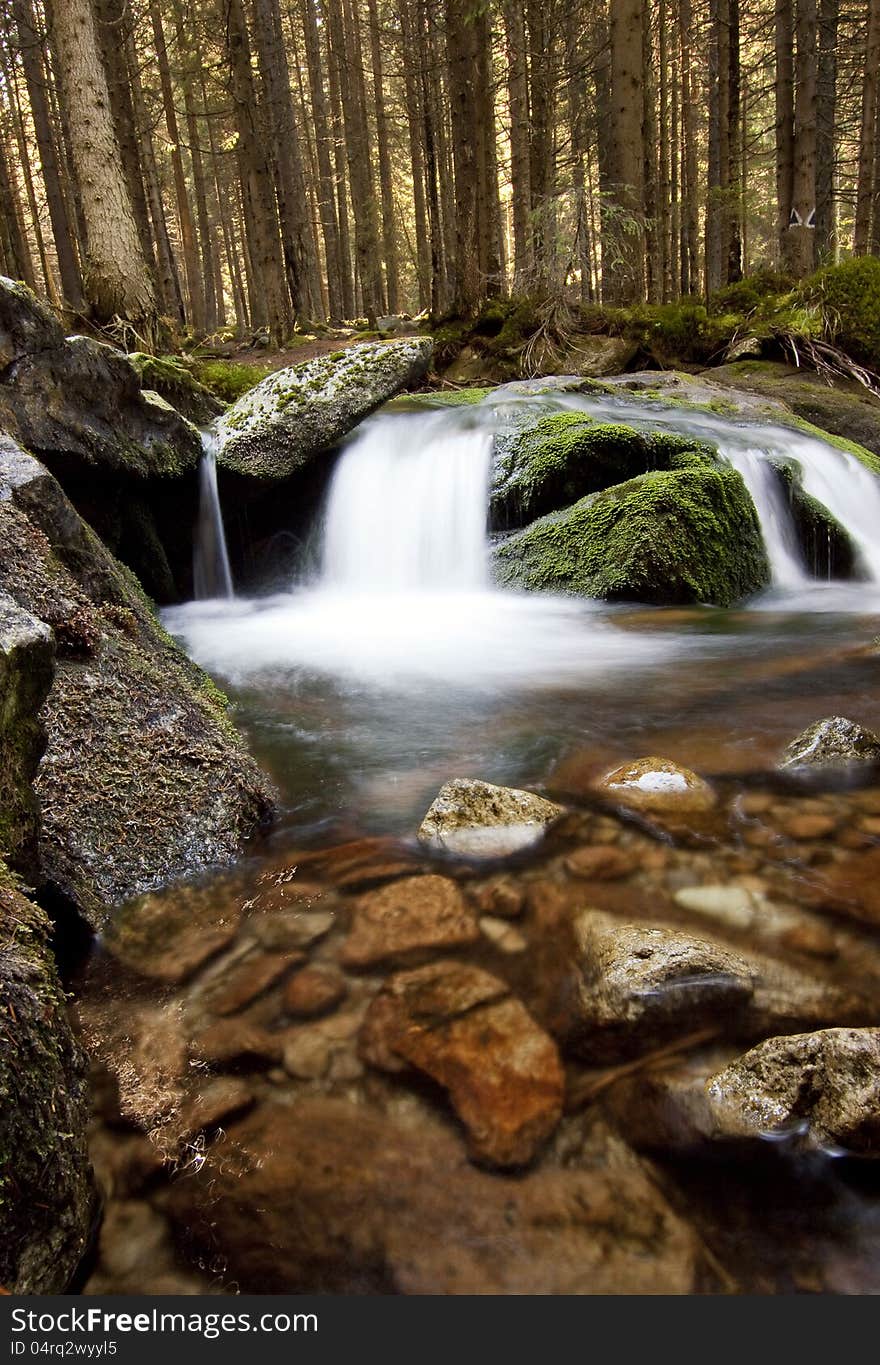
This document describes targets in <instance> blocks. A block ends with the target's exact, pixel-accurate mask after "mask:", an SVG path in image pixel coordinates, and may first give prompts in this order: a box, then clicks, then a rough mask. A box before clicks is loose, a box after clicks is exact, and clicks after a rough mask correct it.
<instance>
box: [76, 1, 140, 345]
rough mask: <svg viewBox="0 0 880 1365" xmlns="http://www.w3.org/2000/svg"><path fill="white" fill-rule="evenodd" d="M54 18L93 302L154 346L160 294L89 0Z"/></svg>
mask: <svg viewBox="0 0 880 1365" xmlns="http://www.w3.org/2000/svg"><path fill="white" fill-rule="evenodd" d="M52 18H53V24H54V30H55V39H56V42H57V44H58V55H59V60H60V70H61V78H62V81H63V84H64V90H65V95H66V101H65V102H66V105H67V110H68V114H69V117H70V130H71V140H72V144H73V156H74V163H75V166H76V172H77V176H78V179H79V182H80V185H81V186H82V190H83V213H84V215H85V221H86V230H87V235H88V255H87V257H86V264H85V293H86V298H87V300H88V303H89V306H90V309H91V312H92V314H93V316H94V318H95V319H96V321H98V322H100V323H107V322H111V321H113V320H114V319H116V318H121V319H122V320H123V321H124V322H127V323H130V324H131V325H133V326H134V327H135V328H137V329H138V330H139V332H140V333H141V337H142V340H143V341H144V342H146V343H147V344H152V341H153V338H154V335H155V329H156V321H157V308H156V294H155V291H154V288H153V281H152V279H151V277H150V271H149V266H148V265H147V262H146V260H145V259H144V254H143V251H142V249H141V244H140V239H139V237H138V231H137V224H136V223H135V219H134V212H133V210H132V207H131V201H130V199H129V196H128V187H127V185H126V183H125V174H124V171H123V169H122V159H121V157H120V153H119V146H118V143H117V141H116V135H115V132H114V129H113V120H112V117H111V113H110V96H109V94H108V91H107V81H106V78H105V76H104V68H103V66H102V64H101V58H100V54H99V50H98V37H97V33H96V31H95V19H94V15H93V13H92V9H91V5H90V4H89V0H64V3H63V4H60V5H56V6H55V8H54V10H53V16H52Z"/></svg>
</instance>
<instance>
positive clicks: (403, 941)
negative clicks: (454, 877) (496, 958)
mask: <svg viewBox="0 0 880 1365" xmlns="http://www.w3.org/2000/svg"><path fill="white" fill-rule="evenodd" d="M479 933H480V931H479V928H478V926H477V921H476V919H475V918H474V916H473V915H472V914H471V912H470V911H469V910H468V908H467V906H466V905H465V902H464V899H463V897H462V894H461V892H460V890H459V889H458V887H457V886H456V884H455V882H453V881H450V880H449V879H448V878H447V877H434V876H428V877H407V878H405V879H404V880H403V881H398V882H394V883H393V884H392V885H390V886H384V887H382V888H381V889H380V890H378V891H368V892H367V893H366V894H365V895H363V896H361V897H360V899H359V900H358V902H357V903H356V905H355V910H354V918H353V922H352V927H351V931H350V933H349V935H348V938H347V939H346V940H345V943H344V944H343V947H342V952H341V955H340V956H341V960H342V962H343V963H344V964H345V965H346V966H348V967H371V966H374V965H376V964H377V963H381V962H399V961H401V960H406V959H407V958H412V957H413V956H414V955H416V954H419V953H424V952H425V951H427V950H434V951H436V950H437V949H443V948H459V947H464V946H465V945H466V944H468V943H474V942H476V940H477V939H478V938H479Z"/></svg>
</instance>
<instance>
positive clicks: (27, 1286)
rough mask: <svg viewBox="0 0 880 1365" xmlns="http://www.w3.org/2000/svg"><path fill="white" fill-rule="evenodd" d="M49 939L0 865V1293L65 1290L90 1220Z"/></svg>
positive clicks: (90, 1199) (84, 1116)
mask: <svg viewBox="0 0 880 1365" xmlns="http://www.w3.org/2000/svg"><path fill="white" fill-rule="evenodd" d="M50 930H51V924H50V922H49V920H48V918H47V916H46V915H45V913H44V912H43V911H42V910H41V909H39V908H38V907H37V906H36V905H34V904H33V903H32V902H31V901H29V900H27V899H26V898H25V897H24V896H23V895H22V894H21V892H20V891H19V890H18V888H17V887H16V884H15V881H14V879H13V878H12V877H11V876H10V875H9V873H8V871H7V870H6V868H5V867H4V865H3V863H2V862H0V1000H2V1002H3V1017H2V1023H0V1035H2V1036H0V1284H2V1286H3V1288H4V1289H5V1290H6V1291H8V1292H9V1293H12V1294H61V1293H63V1292H64V1291H65V1290H67V1289H68V1287H69V1285H70V1282H71V1280H72V1279H73V1276H74V1273H75V1271H76V1268H77V1266H78V1265H79V1262H80V1261H81V1260H82V1258H83V1256H84V1254H85V1252H86V1251H87V1249H88V1245H89V1239H90V1234H91V1231H92V1228H93V1225H94V1222H95V1219H96V1215H97V1207H96V1204H97V1201H96V1194H95V1187H94V1182H93V1177H92V1170H91V1166H90V1165H89V1159H88V1150H87V1143H86V1130H87V1125H88V1120H89V1111H90V1106H89V1096H88V1088H87V1066H86V1058H85V1056H84V1054H83V1052H82V1049H81V1048H80V1046H79V1044H78V1042H77V1041H76V1039H75V1037H74V1035H73V1032H72V1030H71V1027H70V1021H69V1019H68V1016H67V1009H66V1002H65V998H64V992H63V990H62V987H61V983H60V981H59V980H58V973H57V971H56V968H55V962H54V959H53V957H52V951H51V948H50V946H49V935H50Z"/></svg>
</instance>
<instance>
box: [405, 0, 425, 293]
mask: <svg viewBox="0 0 880 1365" xmlns="http://www.w3.org/2000/svg"><path fill="white" fill-rule="evenodd" d="M397 12H398V16H399V18H400V37H401V51H400V61H401V64H402V66H403V74H404V82H405V90H406V120H407V126H408V130H409V155H410V166H411V168H412V182H413V217H414V220H415V238H416V240H415V267H416V276H417V280H418V289H419V311H424V310H425V309H426V308H430V306H431V248H430V242H429V239H428V204H427V198H426V194H425V156H424V151H423V148H422V131H423V128H424V119H423V112H422V99H421V86H420V81H419V72H418V48H417V38H416V21H415V18H414V16H413V14H412V12H411V10H410V6H409V0H398V5H397Z"/></svg>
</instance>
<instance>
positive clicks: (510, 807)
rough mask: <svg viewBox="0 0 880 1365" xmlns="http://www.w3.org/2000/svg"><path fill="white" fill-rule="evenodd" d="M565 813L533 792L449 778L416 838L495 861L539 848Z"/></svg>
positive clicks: (472, 780)
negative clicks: (528, 849) (551, 828)
mask: <svg viewBox="0 0 880 1365" xmlns="http://www.w3.org/2000/svg"><path fill="white" fill-rule="evenodd" d="M562 814H563V808H562V807H561V806H557V805H555V803H554V802H552V801H547V800H545V799H544V797H543V796H536V795H535V793H534V792H528V791H520V790H519V789H518V788H516V787H496V786H494V785H493V784H492V783H490V782H479V781H476V780H474V779H472V778H462V777H457V778H453V780H452V781H451V782H446V783H444V785H443V786H442V787H441V788H440V791H439V792H438V793H437V795H436V797H435V798H434V800H433V802H432V803H431V806H430V808H429V810H428V812H427V814H426V815H425V818H424V820H423V821H422V823H421V825H420V826H419V839H420V840H421V841H422V842H423V843H425V844H429V845H432V846H433V847H436V848H443V849H448V850H449V851H450V852H453V853H460V854H463V855H465V856H468V855H471V854H473V855H475V856H477V857H490V858H492V857H499V856H502V855H504V854H507V853H514V852H516V851H517V850H518V849H521V848H528V847H529V846H530V845H531V844H534V843H538V842H540V840H541V839H542V838H543V836H544V832H545V830H546V829H547V828H548V827H549V826H550V825H551V824H552V823H553V821H554V820H558V818H559V816H560V815H562Z"/></svg>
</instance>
